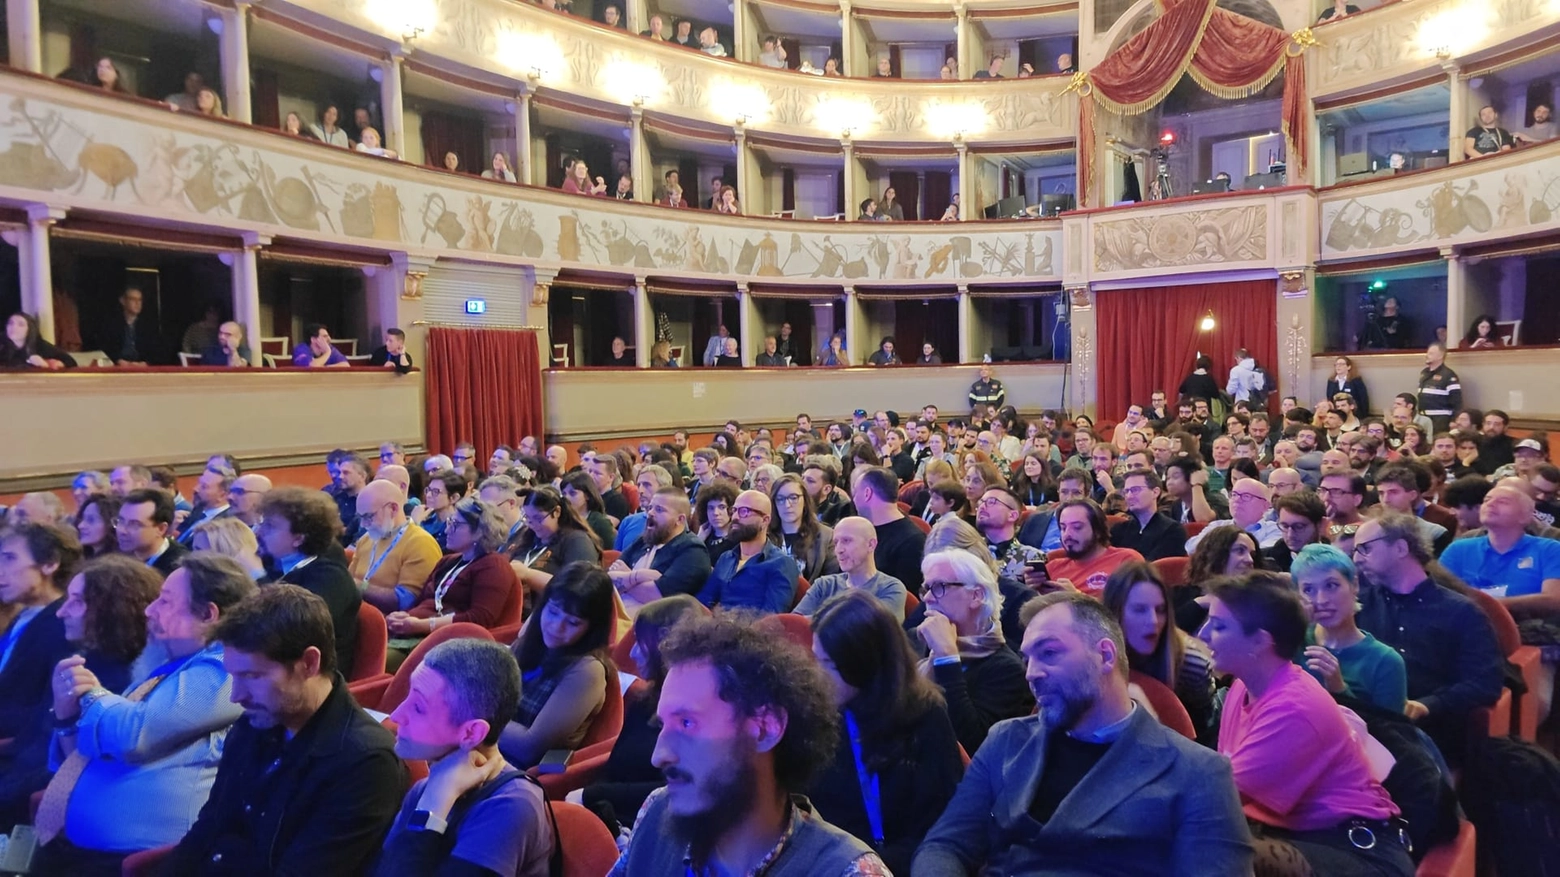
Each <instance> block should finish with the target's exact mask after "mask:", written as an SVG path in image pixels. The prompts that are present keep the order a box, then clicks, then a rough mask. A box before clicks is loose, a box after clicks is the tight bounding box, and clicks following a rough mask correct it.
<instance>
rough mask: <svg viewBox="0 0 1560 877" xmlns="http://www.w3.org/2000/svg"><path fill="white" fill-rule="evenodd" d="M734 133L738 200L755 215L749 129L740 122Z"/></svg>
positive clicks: (748, 211)
mask: <svg viewBox="0 0 1560 877" xmlns="http://www.w3.org/2000/svg"><path fill="white" fill-rule="evenodd" d="M733 133H734V134H735V136H736V138H737V200H739V201H741V202H742V204H743V205H744V206H743V208H742V212H743V213H746V214H747V215H748V216H753V215H755V211H754V207H755V205H756V204H757V203H758V202H757V200H756V199H755V198H754V193H753V190H752V188H751V187H749V186H748V183H749V182H750V181H751V180H752V179H753V178H754V175H753V174H750V173H748V161H747V158H748V147H747V129H746V128H744V127H742V125H740V124H739V125H737V126H736V128H735V129H734V130H733ZM717 194H718V193H717ZM744 340H745V339H744Z"/></svg>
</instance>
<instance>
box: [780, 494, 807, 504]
mask: <svg viewBox="0 0 1560 877" xmlns="http://www.w3.org/2000/svg"><path fill="white" fill-rule="evenodd" d="M801 501H802V495H801V494H800V493H787V494H785V495H784V496H777V497H775V502H777V503H780V504H781V505H795V504H797V503H799V502H801Z"/></svg>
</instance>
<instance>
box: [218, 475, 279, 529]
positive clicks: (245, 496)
mask: <svg viewBox="0 0 1560 877" xmlns="http://www.w3.org/2000/svg"><path fill="white" fill-rule="evenodd" d="M270 492H271V479H269V478H267V477H265V476H264V475H253V474H251V475H240V476H238V478H237V479H236V480H235V481H234V482H233V486H232V487H229V488H228V505H229V506H230V507H232V509H233V517H235V518H238V519H239V520H240V521H243V522H244V523H245V524H248V525H249V529H251V530H253V529H254V528H255V527H257V526H259V525H260V501H261V500H262V499H265V495H266V494H267V493H270Z"/></svg>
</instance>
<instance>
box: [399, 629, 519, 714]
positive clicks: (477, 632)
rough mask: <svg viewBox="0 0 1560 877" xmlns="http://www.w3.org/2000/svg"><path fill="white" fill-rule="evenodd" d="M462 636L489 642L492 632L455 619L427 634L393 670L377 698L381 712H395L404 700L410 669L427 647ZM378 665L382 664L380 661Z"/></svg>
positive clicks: (412, 668)
mask: <svg viewBox="0 0 1560 877" xmlns="http://www.w3.org/2000/svg"><path fill="white" fill-rule="evenodd" d="M462 637H471V638H474V639H485V640H488V641H489V642H491V641H492V640H493V634H491V633H489V632H488V629H487V628H485V627H483V626H482V625H480V624H472V623H471V622H469V621H457V622H455V623H454V624H446V625H444V626H443V627H441V628H439V629H438V630H436V631H434V632H433V633H430V634H428V636H427V637H426V638H424V639H423V641H422V642H420V643H418V644H417V648H415V649H412V653H411V654H410V655H407V656H406V661H405V662H403V663H402V664H401V666H400V668H399V669H397V670H396V671H395V678H393V679H391V680H390V685H389V687H387V688H386V689H385V693H384V696H383V697H381V698H380V699H379V711H380V712H382V713H390V712H395V708H396V707H398V706H400V705H401V701H403V700H406V695H407V694H408V693H409V692H410V691H411V690H412V671H413V670H416V669H417V665H418V664H421V663H422V659H423V655H426V654H428V650H429V649H431V648H433V647H434V646H436V645H438V644H439V643H442V642H444V641H445V640H447V639H460V638H462ZM380 666H383V664H382V663H381V665H380Z"/></svg>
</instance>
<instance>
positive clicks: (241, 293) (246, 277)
mask: <svg viewBox="0 0 1560 877" xmlns="http://www.w3.org/2000/svg"><path fill="white" fill-rule="evenodd" d="M270 242H271V241H270V238H262V237H260V236H258V235H246V236H245V238H244V248H243V249H242V250H239V251H238V252H236V253H234V254H233V262H232V269H233V322H235V323H237V324H239V325H240V326H243V327H244V341H245V342H247V343H248V344H249V363H250V365H256V366H258V365H263V364H264V363H263V362H262V361H261V359H260V337H261V335H262V333H263V330H262V329H261V326H260V265H259V261H258V256H259V252H260V247H261V246H262V245H264V244H268V243H270Z"/></svg>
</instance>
